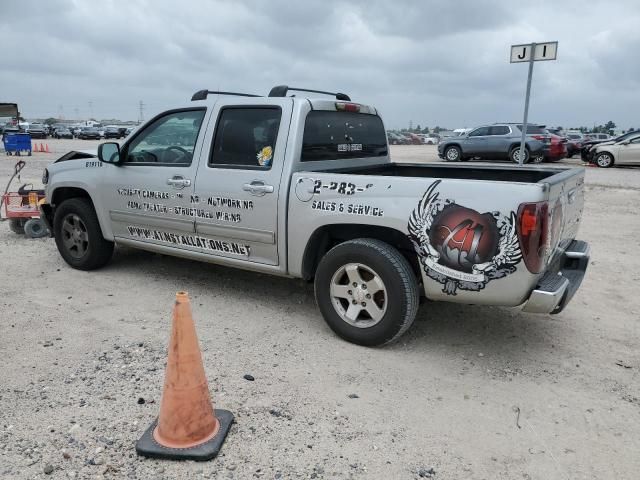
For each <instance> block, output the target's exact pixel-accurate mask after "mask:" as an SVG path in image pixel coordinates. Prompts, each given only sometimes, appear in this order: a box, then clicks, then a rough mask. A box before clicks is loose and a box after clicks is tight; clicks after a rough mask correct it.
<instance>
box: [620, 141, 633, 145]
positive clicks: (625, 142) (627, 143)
mask: <svg viewBox="0 0 640 480" xmlns="http://www.w3.org/2000/svg"><path fill="white" fill-rule="evenodd" d="M620 143H621V145H629V144H630V143H631V142H630V141H629V140H625V141H624V142H620Z"/></svg>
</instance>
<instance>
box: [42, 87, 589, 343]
mask: <svg viewBox="0 0 640 480" xmlns="http://www.w3.org/2000/svg"><path fill="white" fill-rule="evenodd" d="M292 90H301V89H292V88H288V87H286V86H279V87H274V89H272V91H271V92H270V94H269V95H268V96H266V97H258V96H249V95H246V94H230V93H228V92H208V91H200V92H197V93H196V94H195V95H194V97H193V99H192V102H191V104H189V105H187V106H185V107H183V108H178V109H175V110H170V111H167V112H164V113H162V114H160V115H158V116H156V117H155V118H152V119H151V120H149V121H148V122H147V123H146V124H145V125H143V126H142V127H141V128H139V129H138V130H137V131H136V132H135V133H134V134H133V135H131V136H130V137H129V138H128V139H127V140H126V141H125V142H124V143H123V144H122V145H118V144H117V143H103V144H102V145H100V147H99V149H98V152H97V155H91V154H84V153H78V152H71V153H69V154H67V155H65V156H63V157H62V158H60V159H59V160H57V161H56V162H55V163H53V164H52V165H50V166H48V167H47V169H46V170H45V172H44V176H43V182H44V183H45V185H46V201H47V203H45V204H44V205H42V214H43V217H44V218H45V219H46V220H47V222H48V223H49V225H50V227H51V228H50V230H51V232H52V234H53V236H54V237H55V241H56V244H57V246H58V249H59V251H60V254H61V255H62V257H63V258H64V260H65V261H66V262H67V263H68V264H69V265H70V266H71V267H73V268H77V269H82V270H92V269H97V268H99V267H102V266H103V265H105V264H106V263H107V262H108V261H109V260H110V258H111V256H112V252H113V249H114V244H118V245H126V246H128V247H135V248H140V249H145V250H150V251H153V252H159V253H162V254H167V255H176V256H181V257H186V258H190V259H195V260H200V261H204V262H213V263H218V264H222V265H227V266H231V267H239V268H243V269H249V270H254V271H256V272H262V273H269V274H274V275H282V276H288V277H298V278H303V279H306V280H309V281H312V280H313V281H314V282H315V295H316V300H317V304H318V307H319V309H320V311H321V313H322V315H323V317H324V319H325V320H326V322H327V323H328V324H329V326H330V327H331V328H332V329H333V330H334V331H335V332H336V333H337V334H338V335H339V336H341V337H342V338H344V339H346V340H348V341H351V342H354V343H358V344H362V345H381V344H385V343H388V342H391V341H393V340H395V339H397V338H398V337H399V336H400V335H401V334H402V333H403V332H404V331H406V330H407V329H408V328H409V326H410V325H411V323H412V322H413V320H414V318H415V316H416V312H417V310H418V305H419V303H420V297H421V296H423V297H426V298H427V299H429V300H440V301H448V302H458V303H465V304H472V305H476V306H480V305H502V306H508V307H521V308H522V309H523V310H524V311H527V312H537V313H543V314H547V313H558V312H560V311H561V310H562V309H563V308H564V307H565V306H566V305H567V303H568V302H569V301H570V300H571V298H572V297H573V295H574V293H575V292H576V290H577V289H578V287H579V286H580V283H581V282H582V279H583V276H584V274H585V270H586V268H587V264H588V262H589V248H588V245H587V244H586V243H585V242H583V241H579V240H576V239H575V237H576V233H577V231H578V227H579V225H580V218H581V214H582V208H583V190H584V185H583V182H584V170H583V169H582V168H571V169H566V168H558V167H540V166H516V165H506V166H478V165H467V164H445V163H430V164H403V163H393V162H392V161H391V158H390V153H389V147H388V145H387V136H386V134H385V128H384V125H383V122H382V119H381V118H380V116H379V114H378V111H377V110H376V109H375V108H373V107H370V106H367V105H363V104H359V103H355V102H352V101H351V100H350V98H349V97H348V96H347V95H345V94H330V95H331V98H329V97H325V98H323V97H322V94H326V93H327V92H317V91H309V90H306V91H305V90H301V91H302V93H303V94H305V92H307V93H308V92H311V93H313V94H314V95H308V97H309V98H307V97H304V96H299V94H298V95H296V96H290V95H287V94H288V92H290V91H292ZM427 305H428V304H427ZM425 308H428V306H425ZM469 308H478V307H475V306H474V307H469Z"/></svg>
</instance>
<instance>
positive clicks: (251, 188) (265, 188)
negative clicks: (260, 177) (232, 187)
mask: <svg viewBox="0 0 640 480" xmlns="http://www.w3.org/2000/svg"><path fill="white" fill-rule="evenodd" d="M242 190H244V191H245V192H249V193H250V194H251V195H258V196H260V197H261V196H262V195H264V194H266V193H273V185H265V184H264V182H260V181H254V182H251V183H245V184H244V185H243V186H242Z"/></svg>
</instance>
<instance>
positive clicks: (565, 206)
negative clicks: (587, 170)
mask: <svg viewBox="0 0 640 480" xmlns="http://www.w3.org/2000/svg"><path fill="white" fill-rule="evenodd" d="M543 183H546V184H547V186H548V201H549V212H550V222H549V225H550V228H549V248H550V249H551V250H550V251H551V252H552V254H551V258H550V262H549V263H550V264H554V263H555V262H556V261H557V260H558V259H559V258H560V257H562V255H563V254H564V252H565V250H566V249H567V247H568V246H569V245H570V244H571V241H572V240H574V239H575V238H576V235H577V233H578V228H579V227H580V221H581V218H582V209H583V205H584V168H572V169H569V170H565V171H563V172H561V173H558V174H556V175H553V176H552V177H549V178H546V179H545V180H544V182H543Z"/></svg>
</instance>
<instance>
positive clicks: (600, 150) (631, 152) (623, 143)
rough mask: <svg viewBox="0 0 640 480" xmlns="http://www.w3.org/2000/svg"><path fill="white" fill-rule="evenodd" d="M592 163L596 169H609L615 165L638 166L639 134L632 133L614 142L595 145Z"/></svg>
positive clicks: (639, 162) (639, 158)
mask: <svg viewBox="0 0 640 480" xmlns="http://www.w3.org/2000/svg"><path fill="white" fill-rule="evenodd" d="M594 150H595V152H594V154H593V157H592V163H595V164H596V165H597V166H598V167H601V168H609V167H612V166H613V165H614V164H615V165H639V164H640V132H634V135H630V136H629V137H627V138H624V139H622V140H619V141H616V142H606V143H603V144H600V145H596V146H595V148H594Z"/></svg>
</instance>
